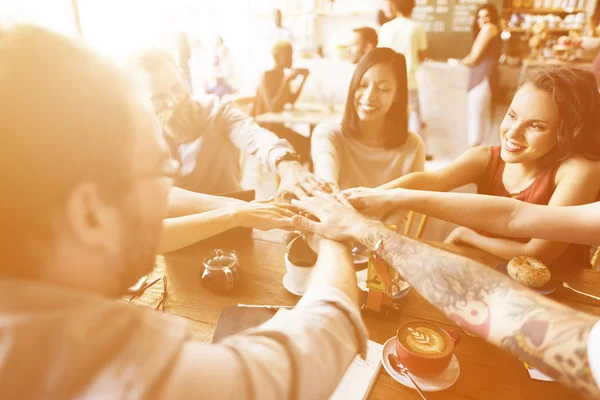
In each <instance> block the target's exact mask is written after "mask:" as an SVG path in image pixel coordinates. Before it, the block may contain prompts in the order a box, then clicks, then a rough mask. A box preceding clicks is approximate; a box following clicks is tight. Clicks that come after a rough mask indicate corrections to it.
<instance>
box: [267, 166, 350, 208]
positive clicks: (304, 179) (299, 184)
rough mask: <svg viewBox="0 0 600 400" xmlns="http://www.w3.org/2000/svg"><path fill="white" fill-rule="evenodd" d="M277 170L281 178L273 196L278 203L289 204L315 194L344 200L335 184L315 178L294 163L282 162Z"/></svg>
mask: <svg viewBox="0 0 600 400" xmlns="http://www.w3.org/2000/svg"><path fill="white" fill-rule="evenodd" d="M278 169H279V173H280V178H281V183H280V184H279V189H278V190H277V195H276V196H275V199H276V200H277V201H278V202H281V203H289V202H290V201H291V200H292V199H294V198H295V199H299V198H301V197H305V196H312V195H314V194H315V193H316V192H325V193H336V196H337V197H339V198H340V199H341V198H344V196H343V195H342V194H341V192H340V189H339V188H338V186H337V185H336V184H333V183H328V182H325V181H324V180H322V179H319V178H317V177H316V176H315V175H314V174H313V173H311V172H309V171H307V170H306V169H304V168H303V167H302V165H300V163H298V162H296V161H283V162H281V163H280V164H279V165H278ZM348 205H349V203H348Z"/></svg>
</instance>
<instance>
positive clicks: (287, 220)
mask: <svg viewBox="0 0 600 400" xmlns="http://www.w3.org/2000/svg"><path fill="white" fill-rule="evenodd" d="M271 200H272V199H269V200H265V201H253V202H251V203H244V204H243V205H239V206H234V207H232V210H233V213H234V216H235V217H237V218H238V223H239V225H240V226H243V227H246V228H255V229H259V230H262V231H267V230H270V229H276V228H280V229H291V226H292V218H293V217H294V216H296V215H297V214H296V211H297V209H296V208H295V207H293V206H291V205H289V204H284V203H273V202H271Z"/></svg>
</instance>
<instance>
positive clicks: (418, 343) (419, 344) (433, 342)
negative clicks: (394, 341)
mask: <svg viewBox="0 0 600 400" xmlns="http://www.w3.org/2000/svg"><path fill="white" fill-rule="evenodd" d="M405 332H406V333H405V336H404V342H405V343H406V345H407V346H408V347H409V348H410V349H411V350H412V351H414V352H416V353H421V354H427V355H436V354H441V353H443V352H444V350H445V349H446V341H445V340H444V337H443V336H442V335H441V334H440V333H439V332H436V331H435V330H433V329H430V328H426V327H424V326H419V327H409V328H408V329H407V330H406V331H405Z"/></svg>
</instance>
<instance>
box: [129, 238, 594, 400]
mask: <svg viewBox="0 0 600 400" xmlns="http://www.w3.org/2000/svg"><path fill="white" fill-rule="evenodd" d="M282 236H283V233H282V232H281V231H272V232H258V231H254V232H253V233H252V235H251V236H250V235H246V236H243V237H239V236H237V237H232V236H227V235H222V236H220V237H216V238H213V239H211V240H207V241H205V242H202V243H199V244H197V245H195V246H191V247H189V248H187V249H184V250H181V251H178V252H176V253H172V254H169V255H166V256H159V257H158V259H157V266H156V270H155V273H156V274H165V275H166V276H167V278H168V288H167V291H168V299H167V303H166V311H167V312H169V313H172V314H175V315H179V316H181V317H185V318H187V319H189V320H190V321H191V322H190V325H191V331H192V332H191V336H192V338H194V339H196V340H200V341H204V342H210V341H211V339H212V334H213V331H214V328H215V324H216V322H217V318H218V316H219V312H220V311H221V309H222V308H223V307H225V306H232V305H236V304H238V303H245V304H272V305H293V304H295V303H296V302H297V301H298V297H296V296H294V295H292V294H290V293H288V292H287V291H286V290H285V289H284V288H283V285H282V283H281V280H282V278H283V276H284V274H285V266H284V261H283V257H284V246H283V245H282V244H281V239H282ZM431 244H432V245H435V246H436V247H440V248H443V249H445V250H448V251H451V252H454V253H457V254H462V255H464V256H466V257H469V258H472V259H475V260H477V261H479V262H481V263H483V264H486V265H488V266H494V265H496V264H498V262H499V260H498V259H497V258H495V257H493V256H490V255H489V254H486V253H483V252H481V251H479V250H475V249H471V248H463V247H456V246H452V245H446V244H442V243H431ZM217 247H221V248H232V249H235V250H236V251H237V252H238V255H239V257H240V265H241V268H242V270H243V272H244V284H243V285H242V286H241V287H240V289H239V291H237V292H236V293H232V294H225V295H217V294H213V293H210V292H208V291H206V290H205V289H203V287H202V286H201V285H200V276H201V273H202V261H201V256H202V254H203V253H204V252H206V251H209V250H211V249H213V248H217ZM564 280H565V281H566V282H567V283H569V284H570V285H571V286H574V287H575V288H577V289H580V290H584V291H586V292H588V293H592V294H595V295H600V273H598V272H596V271H593V270H582V271H580V272H579V273H578V274H576V275H575V276H572V277H569V278H564ZM161 286H162V285H155V286H154V287H152V288H150V289H149V290H148V291H147V293H145V294H144V296H143V297H142V298H141V299H140V300H139V302H140V303H143V304H146V305H148V306H155V305H156V303H157V302H158V297H159V296H160V292H161V291H162V287H161ZM552 296H553V297H554V298H555V299H558V300H560V301H561V302H563V303H566V304H568V305H570V306H572V307H574V308H577V309H580V310H583V311H587V312H590V313H593V314H596V315H600V302H595V301H594V300H591V299H587V298H585V297H582V296H580V295H578V294H575V293H572V292H570V291H568V290H567V289H564V288H562V287H559V288H557V291H556V292H555V293H554V294H553V295H552ZM402 303H403V306H402V312H401V315H395V316H388V317H387V318H385V319H381V318H377V317H374V316H372V315H365V316H364V319H365V323H366V325H367V328H368V330H369V333H370V339H371V340H374V341H376V342H378V343H384V342H385V341H386V340H387V339H389V338H390V337H393V336H394V335H395V332H396V329H397V328H398V326H399V325H400V324H402V323H404V322H406V321H410V320H416V319H421V320H428V321H432V322H435V323H437V324H440V325H441V326H448V327H450V326H453V323H452V322H451V321H450V320H448V319H447V318H446V316H445V315H444V314H442V313H441V312H440V311H438V310H437V309H435V308H434V307H433V306H431V305H430V304H429V303H428V302H427V301H425V300H424V299H423V298H422V297H421V296H420V295H419V294H418V293H417V292H416V291H415V290H411V292H410V293H409V295H408V296H407V297H406V298H404V300H403V302H402ZM596 303H598V304H596ZM456 355H457V357H458V360H459V362H460V369H461V374H460V377H459V379H458V381H457V382H456V384H454V386H452V387H451V388H449V389H447V390H445V391H442V392H437V393H427V398H428V399H434V400H435V399H511V400H518V399H527V400H531V399H574V398H575V397H576V396H574V395H573V393H571V392H569V391H568V390H567V389H565V388H563V387H562V386H560V385H559V384H557V383H554V382H539V381H534V380H532V379H531V378H530V377H529V375H528V373H527V371H526V370H525V368H524V367H523V364H522V363H521V362H520V361H519V360H518V359H517V358H515V357H514V356H512V355H510V354H509V353H506V352H504V351H503V350H501V349H499V348H496V347H494V346H492V345H491V344H488V343H487V342H485V341H484V340H482V339H479V338H473V337H470V336H467V335H463V338H462V341H461V344H460V346H458V348H457V351H456ZM381 371H382V372H381V374H380V375H379V378H378V380H377V382H376V384H375V386H374V388H373V391H372V392H371V396H370V398H371V399H419V396H418V394H417V392H416V391H414V390H412V389H409V388H407V387H405V386H403V385H401V384H400V383H397V382H396V381H394V380H393V379H392V378H391V377H390V376H389V375H388V374H387V373H386V372H385V370H384V369H383V368H382V370H381Z"/></svg>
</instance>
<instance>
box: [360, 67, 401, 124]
mask: <svg viewBox="0 0 600 400" xmlns="http://www.w3.org/2000/svg"><path fill="white" fill-rule="evenodd" d="M397 85H398V84H397V82H396V78H395V76H394V71H392V68H391V67H390V66H389V65H387V64H376V65H374V66H372V67H371V68H369V69H368V70H367V72H365V74H364V75H363V76H362V79H361V81H360V84H359V86H358V88H357V89H356V92H354V107H355V109H356V113H357V114H358V118H360V120H361V121H363V122H367V121H374V120H377V119H380V118H385V116H386V114H387V112H388V111H389V110H390V108H391V107H392V104H393V103H394V100H395V98H396V89H397Z"/></svg>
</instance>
